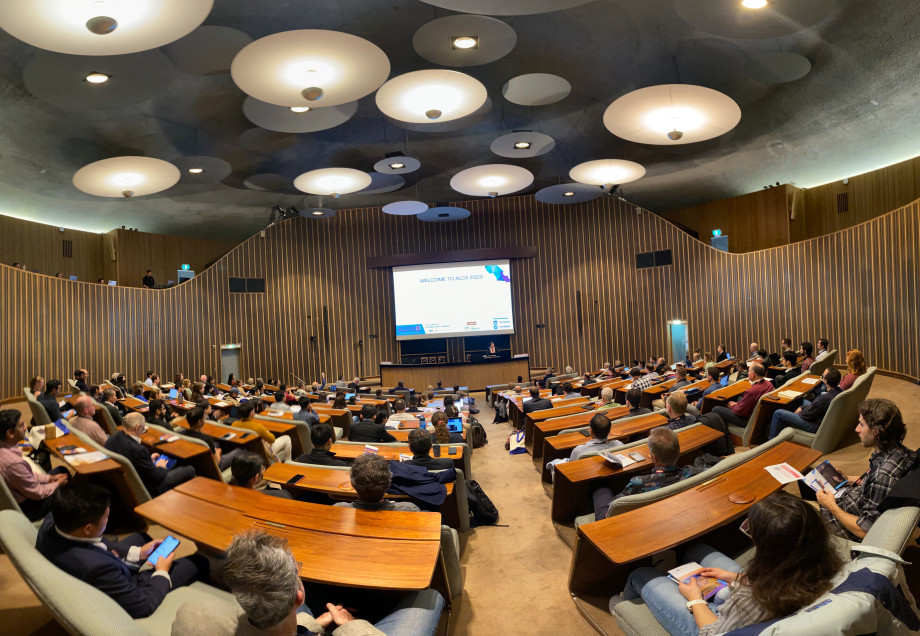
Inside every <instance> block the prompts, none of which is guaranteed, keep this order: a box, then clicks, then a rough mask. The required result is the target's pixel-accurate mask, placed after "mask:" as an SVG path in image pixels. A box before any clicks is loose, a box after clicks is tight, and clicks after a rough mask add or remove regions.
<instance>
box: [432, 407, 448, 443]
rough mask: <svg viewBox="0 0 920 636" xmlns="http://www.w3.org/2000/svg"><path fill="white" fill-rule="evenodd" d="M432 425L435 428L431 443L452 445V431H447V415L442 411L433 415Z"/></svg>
mask: <svg viewBox="0 0 920 636" xmlns="http://www.w3.org/2000/svg"><path fill="white" fill-rule="evenodd" d="M431 425H432V426H434V433H432V434H431V441H432V442H433V443H435V444H450V431H448V430H447V415H445V414H444V413H442V412H440V411H438V412H437V413H432V414H431Z"/></svg>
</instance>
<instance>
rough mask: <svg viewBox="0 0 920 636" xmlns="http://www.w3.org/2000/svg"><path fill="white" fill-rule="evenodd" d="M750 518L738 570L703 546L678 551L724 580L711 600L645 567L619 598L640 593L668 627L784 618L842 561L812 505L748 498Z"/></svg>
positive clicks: (702, 635)
mask: <svg viewBox="0 0 920 636" xmlns="http://www.w3.org/2000/svg"><path fill="white" fill-rule="evenodd" d="M748 519H749V520H750V532H751V536H752V537H753V541H754V548H755V551H754V556H753V557H752V558H751V560H750V561H749V562H748V564H747V566H745V567H744V568H743V569H742V567H741V566H740V565H739V564H738V563H736V562H735V561H733V560H732V559H730V558H728V557H727V556H725V555H724V554H722V553H720V552H718V551H716V550H714V549H713V548H711V547H709V546H706V545H695V546H692V547H691V548H689V549H688V550H687V552H686V554H685V555H684V557H685V560H686V561H695V562H697V563H699V564H700V565H701V566H702V568H703V569H702V570H701V571H700V575H701V576H708V577H713V578H716V579H719V580H721V581H725V582H726V583H728V584H729V588H727V589H726V590H722V591H720V592H719V593H718V594H717V595H716V596H715V597H714V598H713V599H712V601H714V602H709V603H707V602H706V601H705V600H703V598H702V594H701V592H700V588H699V585H697V581H696V579H695V578H691V579H688V580H686V581H685V582H681V583H679V584H677V585H675V584H674V582H673V581H671V580H670V579H669V578H668V577H667V576H666V575H665V574H664V573H662V572H661V571H659V570H656V569H654V568H649V567H644V568H639V569H638V570H635V571H634V572H632V574H630V575H629V578H628V579H627V581H626V589H625V590H624V592H623V597H622V598H623V600H626V601H629V600H633V599H636V598H639V597H640V596H641V597H642V600H643V601H645V604H646V605H647V606H648V608H649V610H650V611H651V612H652V615H653V616H654V617H655V619H657V620H658V622H659V623H661V626H662V627H664V628H665V629H666V630H667V631H668V633H669V634H686V635H693V636H695V635H697V634H698V635H699V636H710V635H712V634H724V633H726V632H730V631H733V630H736V629H739V628H742V627H747V626H748V625H754V624H757V623H762V622H764V621H768V620H774V619H780V618H784V617H786V616H789V615H791V614H794V613H795V612H797V611H798V610H800V609H801V608H803V607H806V606H807V605H809V604H810V603H812V602H813V601H814V600H815V599H817V598H818V597H819V596H821V595H822V594H824V593H825V592H827V591H828V590H830V589H831V588H832V587H833V585H832V583H833V582H834V579H835V576H836V575H837V573H838V572H839V571H840V570H841V568H842V567H843V560H842V559H841V557H840V554H839V553H838V552H837V549H836V547H835V543H834V541H833V540H832V539H831V537H830V535H829V534H828V532H827V530H826V528H825V526H824V524H823V523H822V522H821V518H820V517H819V516H818V513H817V512H815V509H814V508H813V507H812V506H811V505H809V504H808V503H807V502H805V501H802V500H801V499H799V498H798V497H793V496H792V495H790V494H788V493H786V492H783V491H780V492H777V493H774V494H772V495H770V496H769V497H767V498H765V499H763V500H762V501H759V502H757V503H756V504H754V506H753V507H751V511H750V514H749V515H748ZM618 601H619V599H618V598H617V597H614V599H611V605H613V604H615V602H618Z"/></svg>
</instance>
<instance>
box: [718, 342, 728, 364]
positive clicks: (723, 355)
mask: <svg viewBox="0 0 920 636" xmlns="http://www.w3.org/2000/svg"><path fill="white" fill-rule="evenodd" d="M716 354H717V355H716V364H718V363H719V362H724V361H725V360H728V352H727V351H726V350H725V345H722V344H720V345H719V346H718V347H716Z"/></svg>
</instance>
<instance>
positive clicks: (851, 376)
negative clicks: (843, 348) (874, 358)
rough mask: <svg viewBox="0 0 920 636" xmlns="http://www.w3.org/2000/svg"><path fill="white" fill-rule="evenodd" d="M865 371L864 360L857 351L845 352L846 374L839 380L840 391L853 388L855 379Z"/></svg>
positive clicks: (860, 352)
mask: <svg viewBox="0 0 920 636" xmlns="http://www.w3.org/2000/svg"><path fill="white" fill-rule="evenodd" d="M866 370H867V366H866V359H865V358H864V357H863V354H862V351H860V350H859V349H850V350H849V351H847V374H846V375H845V376H843V379H842V380H840V390H841V391H846V390H847V389H849V388H850V387H852V386H853V383H854V382H856V378H858V377H859V376H861V375H862V374H864V373H865V372H866Z"/></svg>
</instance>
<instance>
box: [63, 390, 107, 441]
mask: <svg viewBox="0 0 920 636" xmlns="http://www.w3.org/2000/svg"><path fill="white" fill-rule="evenodd" d="M73 406H74V409H76V411H77V416H76V417H75V418H73V419H72V420H71V421H70V426H71V427H72V428H75V429H77V430H78V431H80V432H81V433H85V434H86V435H89V437H90V439H92V440H93V441H94V442H96V443H97V444H99V445H100V446H103V445H105V442H106V440H107V439H109V436H108V434H106V432H105V431H103V430H102V427H101V426H99V424H97V423H96V421H95V420H94V419H93V415H95V414H96V402H95V400H93V398H91V397H90V396H88V395H81V396H80V397H78V398H77V399H76V400H74V405H73Z"/></svg>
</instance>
